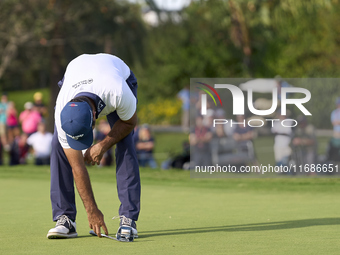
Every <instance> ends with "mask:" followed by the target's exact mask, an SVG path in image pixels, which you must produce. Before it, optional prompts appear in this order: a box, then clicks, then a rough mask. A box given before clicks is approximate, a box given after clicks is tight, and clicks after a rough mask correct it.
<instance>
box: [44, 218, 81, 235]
mask: <svg viewBox="0 0 340 255" xmlns="http://www.w3.org/2000/svg"><path fill="white" fill-rule="evenodd" d="M77 236H78V234H77V232H76V223H75V222H73V221H72V220H71V219H69V218H68V217H67V216H66V215H61V216H59V217H58V221H57V224H56V225H55V227H54V228H51V229H50V230H49V231H48V233H47V238H48V239H60V238H72V237H77Z"/></svg>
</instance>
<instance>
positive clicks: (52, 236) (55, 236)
mask: <svg viewBox="0 0 340 255" xmlns="http://www.w3.org/2000/svg"><path fill="white" fill-rule="evenodd" d="M77 236H78V233H72V234H62V233H53V232H52V233H48V234H47V238H48V239H66V238H74V237H77Z"/></svg>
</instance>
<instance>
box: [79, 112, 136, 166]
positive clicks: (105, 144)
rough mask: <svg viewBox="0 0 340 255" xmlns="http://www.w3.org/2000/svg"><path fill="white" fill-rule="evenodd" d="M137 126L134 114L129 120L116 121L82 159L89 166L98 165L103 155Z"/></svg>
mask: <svg viewBox="0 0 340 255" xmlns="http://www.w3.org/2000/svg"><path fill="white" fill-rule="evenodd" d="M136 124H137V114H136V112H135V113H134V115H133V116H132V117H131V118H130V119H129V120H125V121H123V120H120V119H119V120H117V121H116V123H115V124H114V125H113V127H112V129H111V131H110V132H109V133H108V134H107V136H106V137H105V138H104V140H102V141H100V142H99V143H97V144H94V145H92V146H91V147H90V148H88V149H87V151H86V153H85V155H84V158H85V162H87V163H89V164H92V165H94V164H96V163H97V164H98V165H99V164H100V161H101V159H102V157H103V155H104V153H105V152H106V151H107V150H108V149H110V148H111V147H112V146H113V145H115V144H116V143H118V142H119V141H120V140H122V139H123V138H125V137H126V136H127V135H128V134H130V133H131V132H132V130H133V129H134V128H135V126H136Z"/></svg>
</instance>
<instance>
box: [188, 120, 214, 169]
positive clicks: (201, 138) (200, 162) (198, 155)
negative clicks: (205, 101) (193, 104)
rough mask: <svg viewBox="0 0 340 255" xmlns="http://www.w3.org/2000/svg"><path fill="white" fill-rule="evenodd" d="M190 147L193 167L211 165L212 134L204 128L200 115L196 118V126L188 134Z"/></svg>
mask: <svg viewBox="0 0 340 255" xmlns="http://www.w3.org/2000/svg"><path fill="white" fill-rule="evenodd" d="M189 139H190V145H191V146H192V148H193V150H194V151H193V154H192V155H193V159H192V160H193V163H194V164H195V166H209V165H211V151H210V141H211V139H212V132H211V131H210V128H208V127H206V126H204V124H203V118H202V116H201V115H199V116H197V117H196V126H195V128H194V130H193V131H192V132H191V134H190V138H189Z"/></svg>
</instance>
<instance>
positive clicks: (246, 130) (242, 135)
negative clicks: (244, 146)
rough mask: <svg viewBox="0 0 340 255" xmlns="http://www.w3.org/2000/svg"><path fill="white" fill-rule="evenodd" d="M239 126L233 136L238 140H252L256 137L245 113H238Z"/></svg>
mask: <svg viewBox="0 0 340 255" xmlns="http://www.w3.org/2000/svg"><path fill="white" fill-rule="evenodd" d="M236 120H237V123H238V124H237V126H236V128H235V130H234V134H233V137H234V139H235V141H237V142H244V141H250V140H253V138H254V133H253V129H252V127H250V126H248V125H247V123H246V120H245V118H244V116H243V115H237V116H236Z"/></svg>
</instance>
